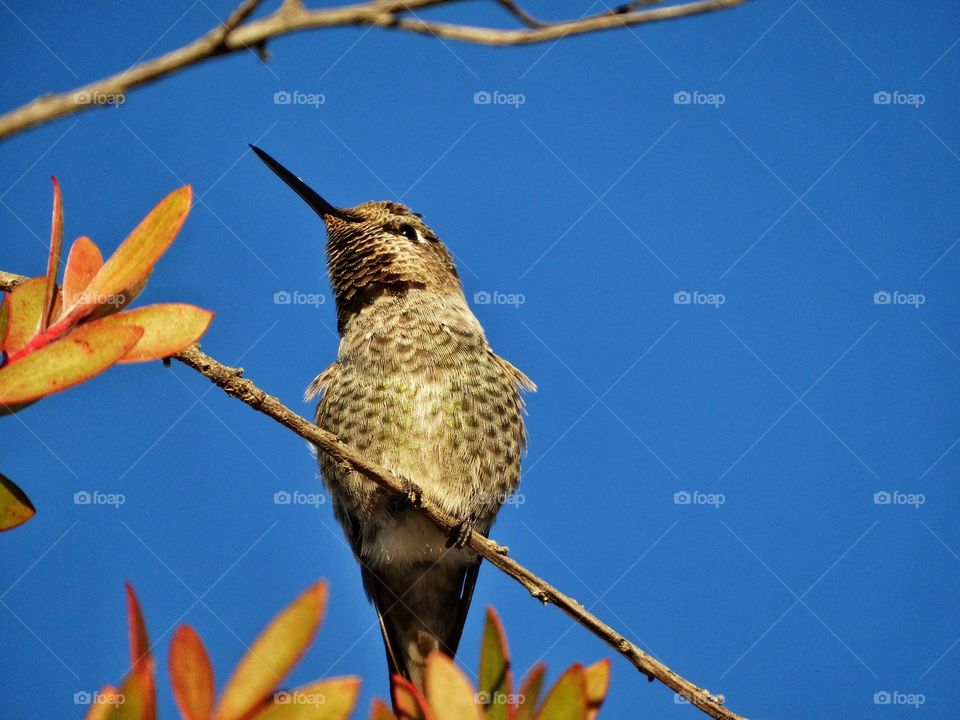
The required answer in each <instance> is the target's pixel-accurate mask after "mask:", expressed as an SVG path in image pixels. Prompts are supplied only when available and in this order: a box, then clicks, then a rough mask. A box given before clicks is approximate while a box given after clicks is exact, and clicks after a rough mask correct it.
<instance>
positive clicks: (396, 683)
mask: <svg viewBox="0 0 960 720" xmlns="http://www.w3.org/2000/svg"><path fill="white" fill-rule="evenodd" d="M390 691H391V693H392V696H393V707H394V709H395V710H396V712H397V720H434V717H433V712H432V711H431V710H430V706H429V705H428V704H427V699H426V698H425V697H423V695H421V694H420V691H419V690H417V688H416V686H415V685H414V684H413V683H412V682H410V681H409V680H407V679H405V678H402V677H400V676H399V675H394V676H393V678H392V680H391V683H390Z"/></svg>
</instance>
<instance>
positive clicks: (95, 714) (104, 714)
mask: <svg viewBox="0 0 960 720" xmlns="http://www.w3.org/2000/svg"><path fill="white" fill-rule="evenodd" d="M89 699H90V709H89V710H87V714H86V720H111V718H113V712H114V709H115V708H116V706H117V705H119V704H120V703H121V702H123V698H122V697H121V695H120V691H119V690H117V689H116V688H115V687H113V686H112V685H106V686H104V688H103V689H102V690H101V691H100V692H98V693H97V694H96V695H94V696H89Z"/></svg>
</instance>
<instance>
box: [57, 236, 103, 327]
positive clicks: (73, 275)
mask: <svg viewBox="0 0 960 720" xmlns="http://www.w3.org/2000/svg"><path fill="white" fill-rule="evenodd" d="M102 266H103V256H102V255H101V254H100V248H98V247H97V246H96V245H95V244H94V242H93V240H91V239H90V238H88V237H78V238H77V239H76V240H74V241H73V245H72V246H71V247H70V254H69V255H68V256H67V267H66V269H65V270H64V271H63V307H64V309H69V308H72V307H73V306H74V305H76V304H77V302H78V301H79V300H80V299H81V295H82V294H83V292H84V290H86V289H87V286H88V285H89V284H90V281H91V280H93V277H94V275H96V274H97V271H98V270H100V268H101V267H102Z"/></svg>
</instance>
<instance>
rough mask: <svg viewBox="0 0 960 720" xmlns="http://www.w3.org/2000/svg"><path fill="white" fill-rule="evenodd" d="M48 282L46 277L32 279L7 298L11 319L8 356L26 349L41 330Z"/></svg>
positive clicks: (19, 286)
mask: <svg viewBox="0 0 960 720" xmlns="http://www.w3.org/2000/svg"><path fill="white" fill-rule="evenodd" d="M46 282H47V279H46V278H45V277H35V278H30V279H29V280H27V281H26V282H22V283H20V284H19V285H17V286H16V287H15V288H14V289H13V291H12V292H11V293H10V295H9V296H8V297H7V301H6V305H7V307H8V308H9V310H8V312H9V319H8V320H7V335H6V337H5V338H4V342H3V350H5V351H6V353H7V355H8V356H9V355H13V354H14V353H15V352H16V351H17V350H19V349H20V348H22V347H24V346H25V345H26V344H27V343H28V342H30V339H31V338H32V337H33V336H34V335H36V334H37V332H38V331H39V330H40V321H41V319H42V318H43V298H44V293H45V291H46Z"/></svg>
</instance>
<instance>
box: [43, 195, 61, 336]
mask: <svg viewBox="0 0 960 720" xmlns="http://www.w3.org/2000/svg"><path fill="white" fill-rule="evenodd" d="M50 179H51V180H53V221H52V223H51V228H50V255H49V256H48V257H47V277H46V283H45V287H44V292H43V313H42V316H41V320H40V329H41V330H46V329H47V326H48V325H49V324H50V318H51V317H53V293H54V291H55V290H56V289H57V274H58V273H59V272H60V251H61V249H62V248H63V197H62V196H61V195H60V183H58V182H57V178H55V177H52V178H50Z"/></svg>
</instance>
